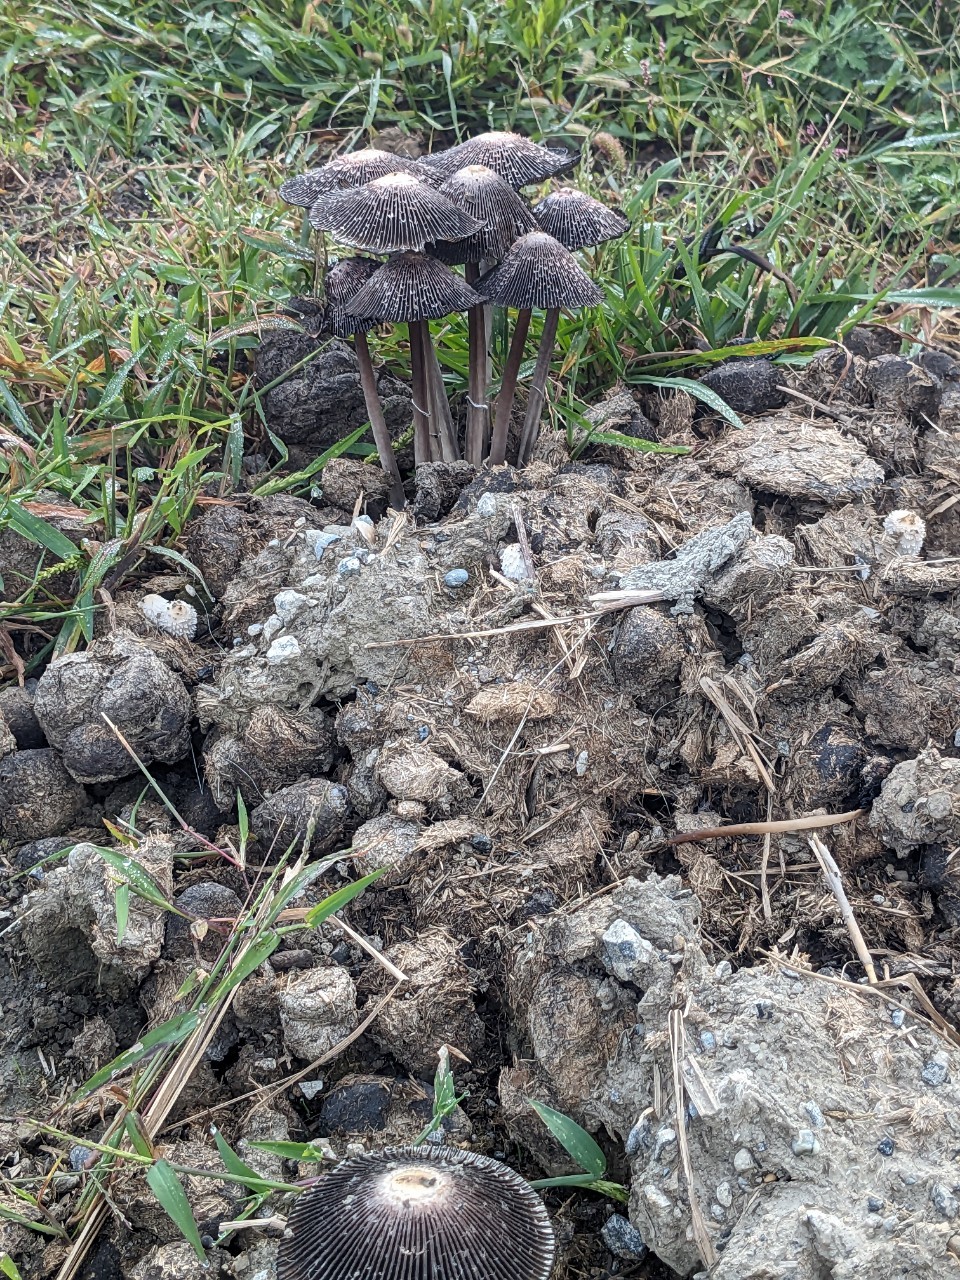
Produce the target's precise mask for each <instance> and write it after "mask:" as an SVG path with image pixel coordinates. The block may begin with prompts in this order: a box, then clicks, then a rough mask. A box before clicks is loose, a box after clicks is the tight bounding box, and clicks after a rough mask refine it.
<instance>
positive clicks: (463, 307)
mask: <svg viewBox="0 0 960 1280" xmlns="http://www.w3.org/2000/svg"><path fill="white" fill-rule="evenodd" d="M482 303H483V298H482V297H481V296H480V294H478V293H475V292H474V290H473V289H471V288H470V286H469V285H468V284H465V283H464V281H463V280H461V279H460V277H459V276H455V275H454V274H453V272H452V271H451V270H450V268H449V267H445V266H444V265H443V263H442V262H438V261H437V260H436V258H428V257H427V255H426V254H425V253H410V252H407V253H395V254H393V256H392V257H390V258H388V259H387V261H386V262H385V263H384V264H383V266H382V267H380V269H379V270H378V271H375V272H374V273H373V275H372V276H371V277H370V279H369V280H368V281H367V283H366V284H365V285H364V286H363V288H362V289H361V290H360V292H359V293H358V294H357V295H356V297H354V298H352V299H351V300H350V310H351V312H352V313H354V314H359V315H362V316H364V317H365V318H366V319H370V320H374V321H378V322H379V321H381V320H390V321H397V320H439V319H440V317H441V316H448V315H450V313H451V312H452V311H469V309H470V308H471V307H479V306H481V305H482Z"/></svg>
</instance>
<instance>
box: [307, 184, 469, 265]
mask: <svg viewBox="0 0 960 1280" xmlns="http://www.w3.org/2000/svg"><path fill="white" fill-rule="evenodd" d="M310 222H311V223H312V225H313V226H314V227H316V228H317V229H318V230H320V231H330V232H332V233H333V234H334V235H336V236H339V237H340V239H341V240H343V241H344V242H345V243H346V244H352V245H356V246H357V248H358V249H369V250H370V252H371V253H396V252H398V251H399V250H402V249H423V248H424V247H425V246H426V245H428V244H430V243H431V242H432V241H434V240H461V239H463V237H464V236H469V235H473V233H474V232H475V231H479V229H480V226H481V224H480V223H479V222H478V221H477V220H476V218H471V217H470V215H469V214H468V213H464V212H463V210H462V209H458V208H457V206H456V205H455V204H454V203H453V201H452V200H448V199H447V197H446V196H443V195H441V194H440V192H439V191H435V190H434V188H433V187H430V186H428V185H427V184H426V183H425V182H421V181H420V179H419V178H416V177H414V175H413V174H412V173H388V174H387V175H386V177H384V178H377V179H376V180H375V181H373V182H368V183H367V185H366V186H363V187H354V188H352V189H350V190H349V191H333V192H331V193H330V194H329V195H327V196H322V197H321V198H320V199H319V200H318V201H317V202H316V203H315V204H314V206H313V208H312V209H311V210H310Z"/></svg>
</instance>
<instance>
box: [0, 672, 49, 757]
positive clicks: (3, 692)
mask: <svg viewBox="0 0 960 1280" xmlns="http://www.w3.org/2000/svg"><path fill="white" fill-rule="evenodd" d="M35 690H36V682H35V681H32V680H31V681H29V682H28V684H27V685H26V686H25V687H24V688H21V687H20V686H19V685H16V684H8V685H7V686H6V687H5V688H3V689H0V723H2V724H5V725H6V727H7V729H8V730H9V731H10V733H11V734H12V735H13V739H14V741H15V743H16V745H17V747H18V749H19V750H20V751H40V750H42V748H43V747H45V746H46V745H47V740H46V738H45V737H44V736H43V730H42V729H41V728H40V721H39V720H38V719H37V716H36V712H35V711H34V709H33V699H34V695H35Z"/></svg>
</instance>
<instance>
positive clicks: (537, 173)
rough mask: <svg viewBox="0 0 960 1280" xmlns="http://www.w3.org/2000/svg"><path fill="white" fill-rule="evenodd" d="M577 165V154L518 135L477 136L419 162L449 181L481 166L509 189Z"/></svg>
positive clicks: (541, 180) (489, 134) (497, 133)
mask: <svg viewBox="0 0 960 1280" xmlns="http://www.w3.org/2000/svg"><path fill="white" fill-rule="evenodd" d="M576 162H577V152H575V151H567V150H565V149H564V148H562V147H542V146H540V144H539V143H538V142H533V141H532V140H531V139H530V138H524V137H523V136H522V135H521V134H519V133H500V132H493V133H479V134H477V136H476V137H475V138H468V139H467V140H466V142H461V143H459V144H458V145H457V146H455V147H451V148H450V149H449V150H448V151H439V152H437V153H436V154H435V155H431V156H423V157H422V158H421V159H420V161H419V162H418V163H420V164H422V165H427V166H428V167H429V168H431V169H433V170H435V171H436V172H437V173H439V174H441V175H442V176H443V177H444V178H450V177H452V176H453V174H454V173H456V171H457V170H458V169H462V168H464V166H466V165H471V164H482V165H485V166H486V168H488V169H492V170H493V171H494V173H498V174H499V175H500V177H501V178H503V180H504V182H506V183H508V184H509V185H510V186H511V187H526V186H529V185H530V183H532V182H543V180H544V178H552V177H553V176H554V174H557V173H563V172H564V171H565V170H566V169H570V168H571V167H572V166H573V165H574V164H576Z"/></svg>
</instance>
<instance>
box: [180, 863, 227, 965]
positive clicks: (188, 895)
mask: <svg viewBox="0 0 960 1280" xmlns="http://www.w3.org/2000/svg"><path fill="white" fill-rule="evenodd" d="M173 905H174V906H175V907H176V908H177V909H178V910H179V911H183V912H185V913H186V914H187V915H188V916H193V917H194V918H195V919H196V920H201V921H202V920H214V919H216V920H230V919H234V920H236V919H239V918H240V917H241V916H242V915H243V903H242V902H241V901H240V899H239V898H238V897H237V895H236V894H235V893H234V891H233V890H232V889H230V888H228V886H227V885H225V884H218V883H217V881H216V880H200V881H198V882H197V883H196V884H191V885H189V886H188V887H187V888H186V889H184V890H183V892H182V893H178V894H177V896H176V897H175V898H174V900H173ZM222 949H223V934H222V933H219V932H216V931H214V930H208V931H207V932H206V933H205V934H204V936H203V937H201V938H198V937H197V936H196V935H195V934H194V933H193V932H191V921H190V920H185V919H184V918H183V916H177V915H172V914H171V915H169V916H168V917H167V923H166V929H165V933H164V943H163V954H164V956H165V957H167V958H168V959H171V960H174V959H179V960H193V959H194V958H195V957H196V956H198V955H199V956H200V958H201V959H203V960H205V961H206V962H207V963H212V962H213V961H215V960H216V958H217V956H218V955H219V953H220V952H221V951H222Z"/></svg>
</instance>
